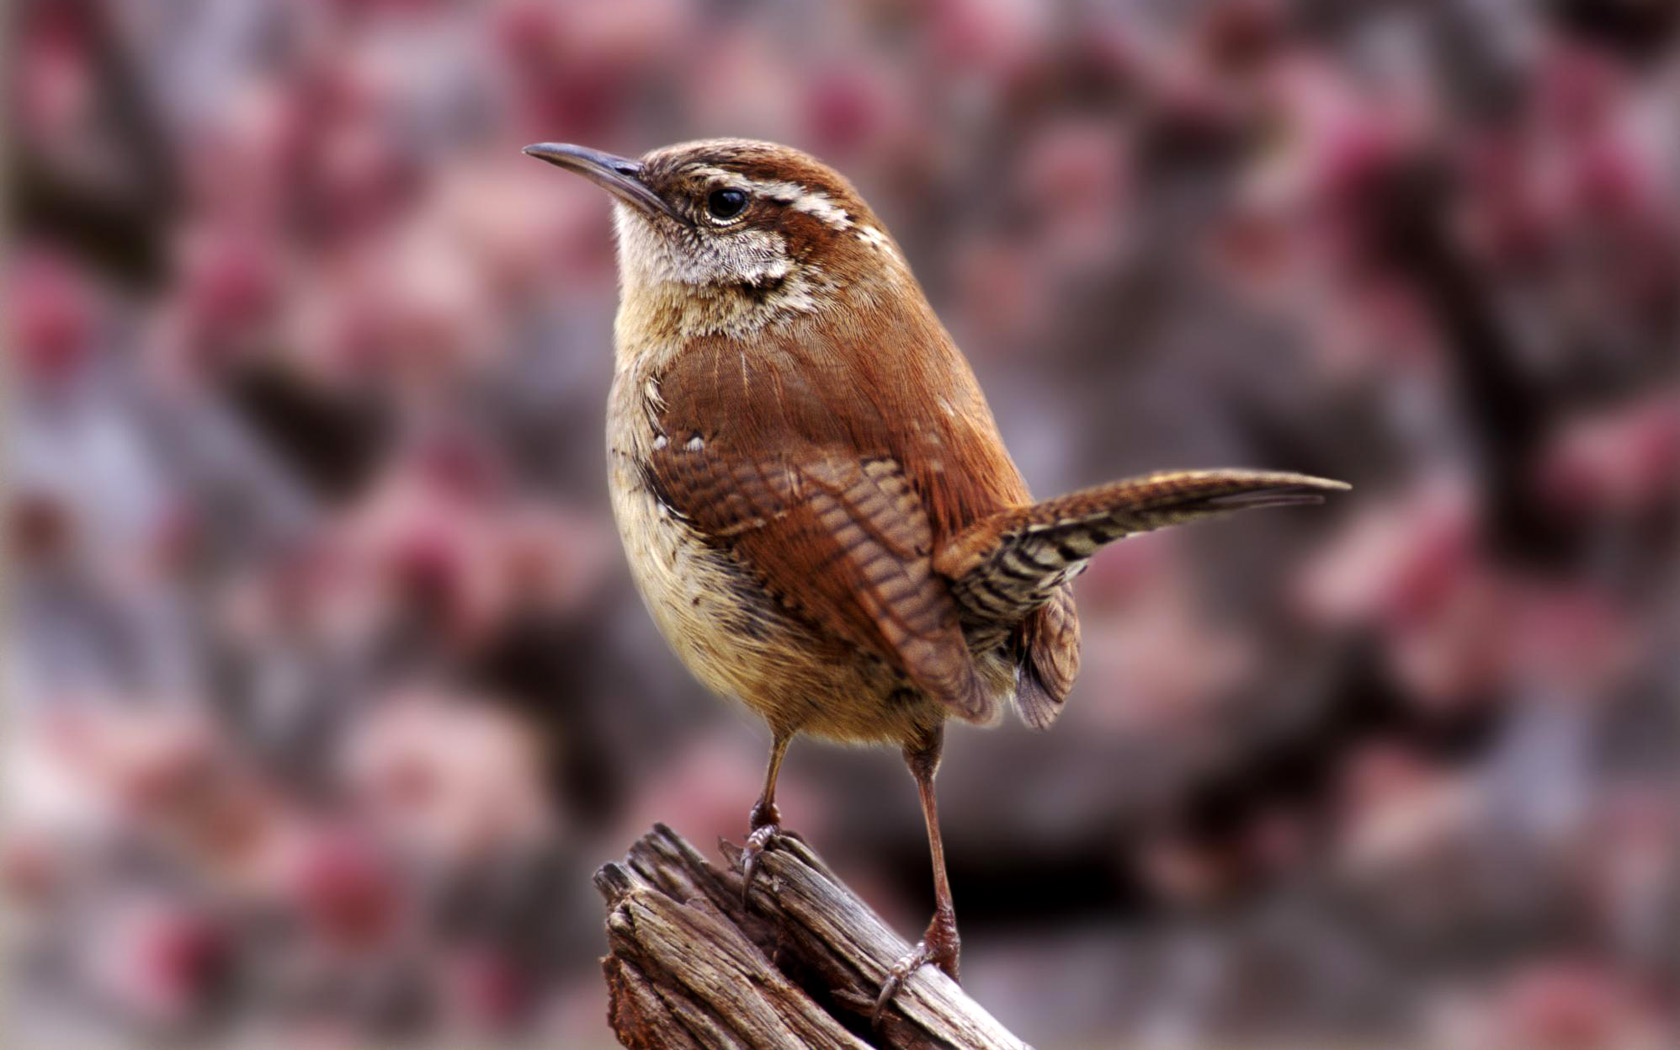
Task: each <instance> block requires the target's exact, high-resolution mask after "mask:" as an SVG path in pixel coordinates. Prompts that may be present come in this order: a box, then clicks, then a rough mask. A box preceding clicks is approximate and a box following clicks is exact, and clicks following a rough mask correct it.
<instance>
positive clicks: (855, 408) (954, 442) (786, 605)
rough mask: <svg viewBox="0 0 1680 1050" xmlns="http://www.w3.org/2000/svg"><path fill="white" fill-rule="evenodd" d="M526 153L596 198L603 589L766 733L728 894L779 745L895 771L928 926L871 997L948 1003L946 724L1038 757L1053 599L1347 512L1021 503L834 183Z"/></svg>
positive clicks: (1184, 487)
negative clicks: (618, 588)
mask: <svg viewBox="0 0 1680 1050" xmlns="http://www.w3.org/2000/svg"><path fill="white" fill-rule="evenodd" d="M524 152H525V153H526V154H528V155H530V156H533V157H536V158H538V159H540V160H543V161H546V162H549V163H551V164H554V165H557V166H559V167H561V168H563V169H566V170H568V171H571V172H574V173H576V174H578V175H581V176H583V177H584V178H586V179H588V180H590V181H591V182H594V183H595V184H597V185H599V186H600V187H602V188H603V189H605V190H606V191H608V193H610V194H611V195H612V205H613V208H612V211H613V226H614V232H615V234H616V240H617V261H618V274H619V303H618V313H617V317H616V319H615V322H614V365H613V379H612V385H611V391H610V393H609V394H608V407H607V427H606V429H607V446H608V457H609V470H608V476H609V488H610V495H611V501H612V508H613V515H614V518H615V520H616V523H617V527H618V532H619V536H620V538H621V540H622V541H623V546H624V550H625V554H626V557H627V561H628V563H629V567H630V572H631V575H632V577H633V579H634V582H635V584H636V587H637V589H638V590H639V592H640V594H641V596H642V598H643V601H644V603H645V604H646V606H647V608H648V610H649V612H650V613H651V615H652V617H653V619H654V621H655V622H656V623H657V625H658V627H659V629H660V631H661V633H662V634H663V636H664V637H665V639H666V640H667V642H668V643H669V645H670V646H671V647H672V648H673V649H674V650H675V652H676V654H677V655H678V657H679V658H680V659H681V661H682V662H683V663H684V664H685V665H686V667H687V668H688V669H689V671H690V672H691V673H692V674H693V675H694V676H695V677H696V678H698V679H699V680H700V682H701V683H703V684H704V685H705V686H707V687H708V688H709V689H710V690H711V691H712V692H715V693H718V694H721V695H723V696H725V697H732V698H734V699H736V700H739V701H740V702H742V703H744V704H745V705H746V706H747V707H748V708H750V709H751V710H752V711H754V712H756V713H757V714H758V715H759V716H760V717H762V718H763V719H764V721H765V722H766V723H767V724H768V726H769V728H770V732H771V737H772V743H771V747H770V757H769V763H768V766H767V769H766V772H765V779H764V787H763V791H762V793H761V794H760V795H759V797H758V800H757V802H756V803H755V804H754V805H753V807H752V810H751V812H750V815H749V818H748V820H749V829H748V830H749V833H748V835H747V838H746V842H745V845H744V847H743V850H742V854H741V866H742V872H743V884H744V888H743V892H744V893H745V892H750V888H751V885H752V880H753V875H754V872H755V870H757V866H758V863H759V859H760V858H761V856H762V855H763V853H764V851H765V850H766V849H769V848H772V847H773V844H774V840H775V838H776V837H777V836H779V835H781V834H783V831H784V829H783V828H782V824H781V814H780V811H779V809H778V808H777V805H776V781H777V777H778V774H779V773H780V771H781V768H782V760H783V757H784V756H785V754H786V752H787V749H788V745H789V743H790V742H791V741H792V740H793V739H794V738H795V737H796V736H799V735H807V736H814V737H819V738H826V739H829V740H834V741H841V742H846V743H860V744H884V745H889V746H896V747H898V748H899V749H900V750H901V752H902V754H903V757H904V761H905V763H906V765H907V766H908V767H909V770H910V773H911V775H912V777H913V778H914V780H915V783H916V787H917V791H918V794H919V796H920V800H921V807H922V813H923V817H924V819H925V822H926V825H927V835H928V845H929V851H930V859H931V864H932V869H933V882H934V900H935V907H934V914H933V916H932V918H931V920H930V921H929V923H928V926H927V929H926V931H925V932H924V933H923V935H922V938H921V940H920V941H919V942H918V943H917V945H916V946H915V948H914V949H913V950H912V951H911V952H910V953H909V954H907V955H906V956H905V957H904V958H903V959H901V960H899V961H898V962H897V963H896V964H895V965H893V966H892V967H891V968H890V969H889V970H888V971H887V973H886V975H885V977H884V979H883V981H882V985H881V988H880V992H879V997H878V999H877V1001H876V1004H875V1019H876V1020H877V1022H878V1021H879V1020H880V1017H881V1015H882V1012H883V1011H884V1010H886V1009H887V1007H888V1004H889V1003H890V1002H891V1001H892V1000H893V998H894V997H895V996H896V995H897V993H898V992H899V990H900V989H901V988H902V987H903V985H904V982H905V981H906V980H908V979H909V978H910V977H911V975H912V974H914V973H915V972H916V971H917V970H919V969H920V968H921V967H923V966H925V965H927V964H930V963H931V964H933V965H935V966H937V967H938V968H939V969H941V970H943V971H944V972H945V973H946V974H948V975H950V977H952V978H953V979H958V978H959V977H960V943H961V942H960V938H959V936H958V933H957V924H956V911H955V907H954V904H953V902H952V896H951V888H950V883H949V879H948V878H947V875H946V870H945V857H944V847H943V843H942V840H941V837H940V831H939V815H938V806H937V803H936V799H935V794H934V777H935V774H936V772H937V770H938V768H939V764H940V757H941V753H942V750H943V742H944V729H945V725H946V723H947V722H948V721H949V720H951V719H953V718H954V719H959V720H962V721H964V722H970V723H976V724H980V725H990V724H993V723H995V722H997V721H998V720H999V718H1000V717H1001V715H1002V714H1003V712H1004V711H1005V710H1006V709H1008V708H1010V707H1013V708H1014V710H1015V711H1016V712H1018V714H1019V716H1020V717H1021V719H1023V720H1024V721H1025V722H1026V723H1027V724H1028V725H1030V726H1032V727H1034V728H1038V729H1044V728H1048V727H1049V726H1050V725H1051V724H1052V723H1053V722H1055V721H1056V719H1057V716H1059V715H1060V714H1061V712H1062V710H1063V709H1064V707H1065V704H1066V701H1067V698H1068V693H1069V690H1070V689H1071V688H1072V686H1073V684H1074V679H1075V676H1076V675H1077V673H1078V669H1079V637H1080V636H1079V619H1078V615H1077V611H1076V609H1075V607H1074V600H1073V593H1072V588H1071V585H1070V581H1071V580H1072V579H1073V577H1074V576H1075V575H1077V574H1078V573H1079V572H1081V571H1082V570H1083V569H1084V568H1085V567H1086V566H1087V564H1088V563H1089V562H1090V560H1091V558H1092V556H1093V555H1094V554H1095V553H1096V552H1097V550H1098V549H1099V548H1101V547H1103V546H1104V545H1106V544H1108V543H1111V542H1113V541H1115V540H1118V539H1121V538H1122V537H1125V536H1130V535H1134V534H1137V533H1141V532H1147V531H1149V530H1152V529H1157V528H1161V527H1164V526H1169V525H1177V524H1180V523H1184V522H1189V521H1193V520H1196V519H1199V518H1206V517H1210V516H1214V515H1219V514H1225V513H1228V512H1232V511H1238V510H1244V509H1249V508H1257V507H1275V506H1288V505H1294V504H1304V503H1317V502H1321V501H1322V500H1323V498H1324V497H1325V496H1326V495H1327V494H1329V493H1332V492H1336V491H1340V490H1343V489H1346V488H1347V487H1348V486H1347V485H1345V484H1343V483H1342V482H1338V481H1331V480H1327V479H1323V478H1317V477H1312V476H1309V475H1305V474H1297V473H1291V472H1283V471H1262V470H1245V469H1223V470H1179V471H1165V472H1158V473H1152V474H1148V475H1145V476H1141V477H1135V478H1130V479H1127V480H1122V481H1116V482H1112V483H1109V484H1104V485H1098V486H1095V487H1093V488H1087V489H1083V490H1080V491H1077V492H1074V493H1071V494H1069V495H1065V496H1061V497H1058V498H1055V499H1050V500H1046V501H1043V502H1035V501H1034V500H1033V498H1032V495H1031V493H1030V492H1029V491H1028V489H1027V485H1026V482H1025V481H1024V479H1023V478H1022V475H1021V472H1020V471H1019V470H1018V469H1017V468H1016V466H1015V463H1014V461H1013V460H1012V459H1011V458H1010V456H1009V453H1008V451H1007V450H1006V449H1005V447H1004V443H1003V439H1002V437H1001V435H1000V434H999V431H998V427H997V423H996V421H995V420H994V418H993V416H992V412H991V409H990V407H989V406H988V404H987V402H986V398H985V396H984V394H983V393H982V392H981V389H980V385H979V383H978V381H977V380H976V379H975V376H974V372H973V370H972V368H971V367H970V365H969V363H968V360H967V359H966V358H965V357H964V356H963V353H962V351H961V350H960V349H958V347H957V345H956V343H955V342H954V341H953V340H952V337H951V336H950V334H949V333H948V332H947V331H946V329H945V327H944V326H943V325H942V324H941V322H940V320H939V318H938V317H937V316H936V314H935V312H934V309H933V307H932V306H931V305H930V304H929V302H928V299H927V297H926V295H925V294H924V293H923V291H922V289H921V286H920V285H919V284H918V282H917V280H916V278H915V276H914V274H913V273H912V271H911V268H910V265H909V263H908V261H907V260H906V257H905V255H904V252H903V251H902V249H901V248H900V247H899V245H898V243H897V242H896V241H895V240H894V239H893V237H892V235H891V234H890V233H888V231H887V229H886V227H885V226H884V225H883V224H882V222H881V221H880V219H878V218H877V217H876V215H875V212H874V211H873V210H872V209H871V208H870V206H869V205H868V204H867V203H866V202H865V201H864V199H863V198H862V196H860V195H859V193H858V191H857V190H856V189H855V188H854V187H853V186H852V184H851V183H850V182H849V181H847V179H846V178H845V177H844V176H843V175H841V174H840V173H839V172H838V171H836V170H835V169H833V168H832V167H830V166H829V165H827V164H825V163H823V162H822V161H820V160H818V159H816V158H815V157H813V156H811V155H809V154H807V153H805V152H803V151H801V150H798V149H795V148H792V147H789V146H783V145H777V144H774V143H769V142H758V141H752V140H748V139H707V140H701V141H694V142H685V143H680V144H677V145H671V146H666V147H662V148H659V149H655V150H652V151H651V152H648V153H646V154H644V155H642V156H641V157H639V158H628V157H621V156H615V155H613V154H609V153H603V152H600V151H597V150H594V149H590V148H586V147H583V146H577V145H571V144H566V143H556V142H546V143H539V144H536V145H532V146H527V147H526V148H525V150H524Z"/></svg>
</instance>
